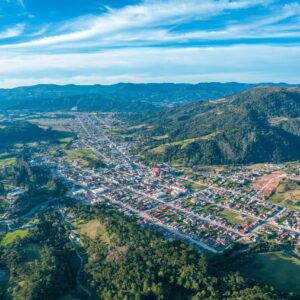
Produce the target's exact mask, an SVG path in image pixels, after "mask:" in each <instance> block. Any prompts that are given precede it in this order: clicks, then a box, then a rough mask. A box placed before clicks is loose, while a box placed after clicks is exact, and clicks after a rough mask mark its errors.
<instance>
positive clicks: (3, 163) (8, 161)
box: [0, 157, 16, 167]
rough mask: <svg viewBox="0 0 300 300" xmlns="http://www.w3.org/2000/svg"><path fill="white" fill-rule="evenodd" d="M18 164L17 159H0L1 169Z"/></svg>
mask: <svg viewBox="0 0 300 300" xmlns="http://www.w3.org/2000/svg"><path fill="white" fill-rule="evenodd" d="M15 163H16V158H15V157H8V158H2V159H0V167H2V166H11V165H14V164H15Z"/></svg>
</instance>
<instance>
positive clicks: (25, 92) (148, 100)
mask: <svg viewBox="0 0 300 300" xmlns="http://www.w3.org/2000/svg"><path fill="white" fill-rule="evenodd" d="M257 85H265V84H244V83H235V82H230V83H218V82H212V83H199V84H195V85H193V84H171V83H162V84H131V83H119V84H115V85H92V86H79V85H65V86H58V85H51V84H48V85H47V84H44V85H36V86H31V87H19V88H14V89H0V110H8V109H11V110H14V109H16V110H19V109H27V110H35V111H55V110H72V109H73V110H74V109H76V110H79V111H93V110H95V111H104V112H105V111H144V110H152V109H154V108H155V107H156V106H157V105H162V104H163V105H166V104H172V103H185V102H193V101H203V100H212V99H218V98H222V97H225V96H229V95H232V94H234V93H238V92H241V91H243V90H245V89H248V88H251V87H254V86H257ZM278 85H285V84H278Z"/></svg>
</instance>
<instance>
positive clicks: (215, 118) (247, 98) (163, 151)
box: [132, 87, 300, 166]
mask: <svg viewBox="0 0 300 300" xmlns="http://www.w3.org/2000/svg"><path fill="white" fill-rule="evenodd" d="M299 116H300V89H299V88H276V87H273V88H272V87H258V88H253V89H250V90H247V91H244V92H242V93H240V94H236V95H233V96H230V97H227V98H225V99H222V100H219V101H209V102H205V103H203V102H198V103H192V104H186V105H183V106H180V107H175V108H170V109H164V110H160V111H156V112H153V113H147V114H146V113H145V114H141V115H133V117H132V120H133V122H134V123H135V124H144V126H143V127H142V128H141V129H140V132H139V134H140V137H141V139H142V141H143V149H142V150H141V152H142V154H143V155H145V156H146V157H147V158H148V159H149V158H150V159H152V160H155V161H170V162H172V161H180V162H182V163H183V164H186V165H189V166H192V165H195V164H234V163H241V164H246V163H247V164H249V163H260V162H282V161H288V160H298V159H300V152H299V151H298V149H300V119H299ZM145 128H146V130H145Z"/></svg>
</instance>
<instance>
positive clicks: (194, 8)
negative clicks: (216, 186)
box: [1, 0, 271, 49]
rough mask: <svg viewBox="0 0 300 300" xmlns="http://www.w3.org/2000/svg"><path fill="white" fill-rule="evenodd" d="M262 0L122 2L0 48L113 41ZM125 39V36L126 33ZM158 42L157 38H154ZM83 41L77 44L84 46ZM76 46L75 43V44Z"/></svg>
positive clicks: (153, 0) (152, 0) (240, 7)
mask: <svg viewBox="0 0 300 300" xmlns="http://www.w3.org/2000/svg"><path fill="white" fill-rule="evenodd" d="M270 2H271V1H266V0H235V1H229V0H220V1H216V0H201V1H199V0H186V1H182V0H165V1H158V0H147V1H144V2H143V3H141V4H139V5H131V6H126V7H124V8H121V9H110V10H108V11H107V12H106V13H104V14H103V15H101V16H84V17H82V18H78V19H76V20H73V21H71V22H67V23H66V24H64V26H62V27H61V28H58V31H60V32H64V33H61V34H58V35H53V36H47V37H43V38H40V39H37V40H32V41H29V42H24V43H19V44H12V45H4V46H2V47H1V48H11V49H14V48H15V49H22V48H28V47H39V46H49V45H64V44H67V45H68V43H73V42H78V41H86V40H88V39H92V38H93V39H94V40H95V39H96V41H97V43H98V45H99V46H101V45H102V43H101V41H102V40H103V38H104V39H109V40H110V41H112V40H113V38H114V37H113V35H115V39H114V42H115V44H116V43H118V42H119V41H122V35H124V36H125V37H126V36H128V35H131V36H132V38H131V39H132V40H136V38H135V36H136V34H137V35H138V34H140V35H141V34H142V33H143V32H144V31H145V28H148V31H150V29H151V30H154V32H156V31H157V29H158V28H161V27H164V26H172V25H176V24H180V23H183V22H186V21H193V20H199V19H201V20H205V19H208V18H210V17H212V16H216V15H219V14H221V13H222V12H225V11H228V10H238V9H244V8H248V7H252V6H256V5H266V4H267V3H270ZM127 40H128V37H127ZM158 42H159V41H158ZM84 45H85V43H84V42H83V43H82V45H81V46H83V47H84ZM76 46H78V44H77V45H76Z"/></svg>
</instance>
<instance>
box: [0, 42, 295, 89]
mask: <svg viewBox="0 0 300 300" xmlns="http://www.w3.org/2000/svg"><path fill="white" fill-rule="evenodd" d="M0 65H1V69H0V82H1V86H2V87H8V86H9V87H11V86H17V85H24V84H33V83H43V82H47V83H49V82H53V83H80V84H94V83H102V84H103V83H106V84H108V83H116V82H119V81H126V82H166V81H169V82H199V81H239V82H262V81H267V82H271V81H286V82H291V83H297V82H298V81H299V70H298V69H299V68H298V66H299V65H300V46H293V47H279V46H249V45H239V46H231V47H206V48H134V49H115V50H106V51H102V52H97V53H90V54H53V55H38V54H35V55H21V56H20V55H17V56H15V55H3V54H1V55H0Z"/></svg>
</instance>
